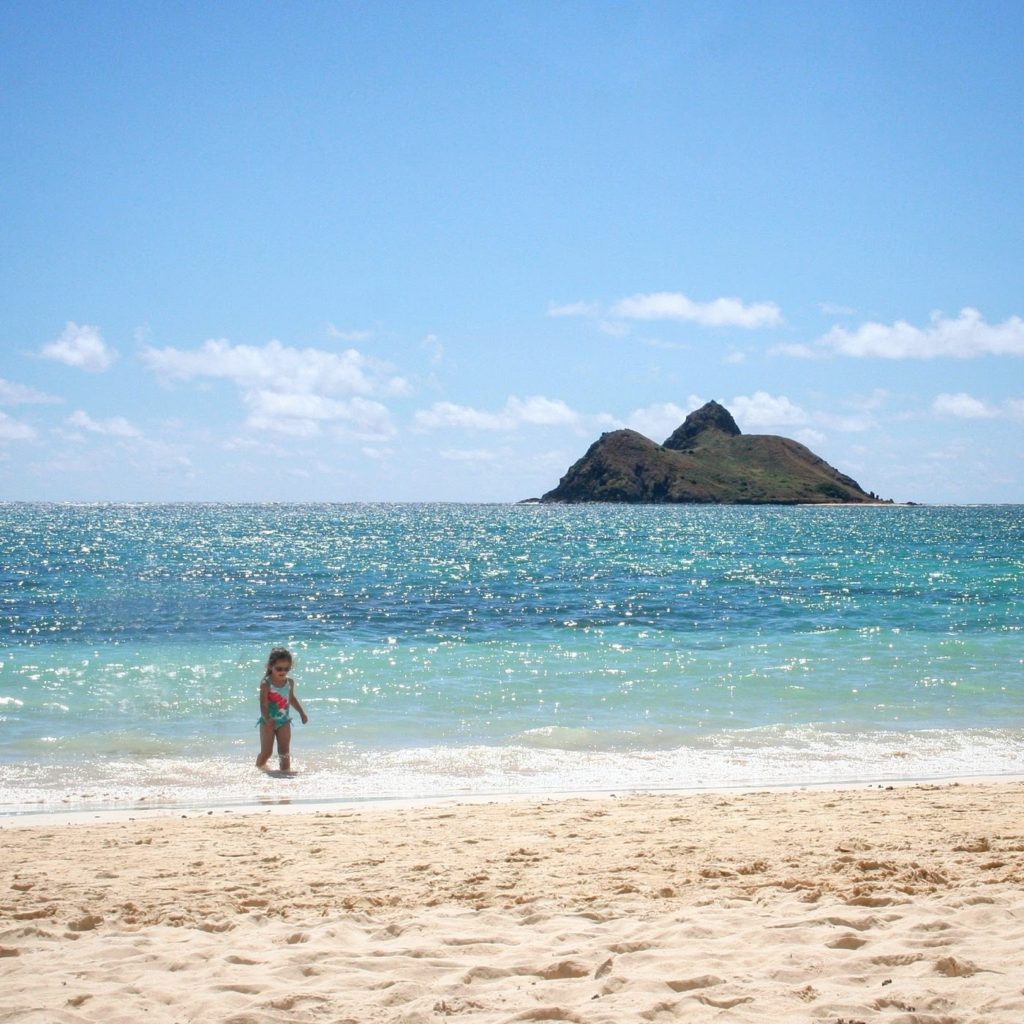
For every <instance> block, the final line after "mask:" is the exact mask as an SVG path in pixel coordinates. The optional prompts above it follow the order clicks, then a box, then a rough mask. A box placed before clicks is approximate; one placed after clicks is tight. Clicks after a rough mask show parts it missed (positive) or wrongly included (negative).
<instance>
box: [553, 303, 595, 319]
mask: <svg viewBox="0 0 1024 1024" xmlns="http://www.w3.org/2000/svg"><path fill="white" fill-rule="evenodd" d="M600 315H601V307H600V306H598V305H597V303H595V302H567V303H564V304H563V305H560V306H559V305H556V304H555V303H553V302H552V303H549V304H548V316H600Z"/></svg>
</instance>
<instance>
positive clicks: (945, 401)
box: [932, 391, 999, 420]
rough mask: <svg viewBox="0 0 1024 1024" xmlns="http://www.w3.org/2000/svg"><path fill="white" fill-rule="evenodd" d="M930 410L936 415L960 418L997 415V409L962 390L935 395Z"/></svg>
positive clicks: (973, 418) (969, 418)
mask: <svg viewBox="0 0 1024 1024" xmlns="http://www.w3.org/2000/svg"><path fill="white" fill-rule="evenodd" d="M932 412H933V413H935V414H936V415H937V416H952V417H954V418H955V419H960V420H977V419H990V418H992V417H994V416H998V415H999V413H998V411H997V410H995V409H993V408H992V407H991V406H989V405H987V404H986V403H985V402H983V401H981V399H980V398H975V397H974V396H973V395H969V394H967V393H966V392H964V391H961V392H958V393H957V394H955V395H948V394H943V395H936V396H935V399H934V401H933V402H932Z"/></svg>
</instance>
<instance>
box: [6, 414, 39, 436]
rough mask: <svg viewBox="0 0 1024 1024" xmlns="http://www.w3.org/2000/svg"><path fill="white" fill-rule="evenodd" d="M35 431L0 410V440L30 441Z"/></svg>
mask: <svg viewBox="0 0 1024 1024" xmlns="http://www.w3.org/2000/svg"><path fill="white" fill-rule="evenodd" d="M35 436H36V432H35V431H34V430H33V429H32V428H31V427H30V426H29V425H28V424H27V423H22V422H21V421H20V420H16V419H14V417H13V416H8V415H7V413H5V412H0V441H31V440H32V439H33V438H34V437H35Z"/></svg>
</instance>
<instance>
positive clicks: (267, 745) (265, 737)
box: [256, 722, 274, 768]
mask: <svg viewBox="0 0 1024 1024" xmlns="http://www.w3.org/2000/svg"><path fill="white" fill-rule="evenodd" d="M273 752H274V727H273V726H272V725H271V724H270V723H269V722H263V723H261V725H260V753H259V757H257V758H256V767H257V768H266V766H267V762H268V761H269V760H270V755H271V754H272V753H273Z"/></svg>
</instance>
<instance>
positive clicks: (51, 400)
mask: <svg viewBox="0 0 1024 1024" xmlns="http://www.w3.org/2000/svg"><path fill="white" fill-rule="evenodd" d="M62 401H64V399H62V398H57V396H56V395H48V394H46V393H45V392H43V391H37V390H36V389H35V388H30V387H29V386H28V385H27V384H15V383H14V381H10V380H4V379H3V377H0V405H53V404H55V403H60V402H62Z"/></svg>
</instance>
